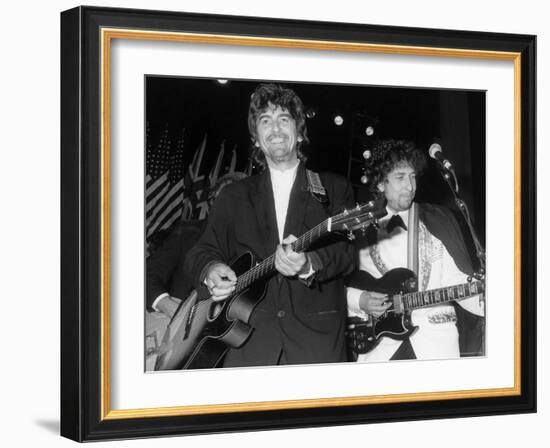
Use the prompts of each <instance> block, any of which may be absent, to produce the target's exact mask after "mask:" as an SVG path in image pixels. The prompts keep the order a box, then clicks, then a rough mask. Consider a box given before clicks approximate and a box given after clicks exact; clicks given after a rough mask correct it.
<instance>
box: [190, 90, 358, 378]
mask: <svg viewBox="0 0 550 448" xmlns="http://www.w3.org/2000/svg"><path fill="white" fill-rule="evenodd" d="M248 128H249V131H250V137H251V141H252V157H253V158H254V160H255V161H256V163H257V165H259V166H260V167H261V168H263V171H262V172H261V173H260V174H258V175H255V176H251V177H249V178H247V179H244V180H242V181H240V182H236V183H234V184H232V185H230V186H228V187H226V188H225V189H224V190H223V191H222V192H221V194H220V196H219V198H218V200H217V201H216V203H215V204H214V207H213V209H212V211H211V214H210V216H209V219H208V224H207V227H206V230H205V232H204V234H203V235H202V237H201V239H200V240H199V242H198V243H197V245H196V246H195V247H194V248H193V249H192V250H191V251H190V252H189V254H188V256H187V259H186V269H187V271H188V272H189V273H190V275H191V278H192V279H193V280H194V282H195V284H196V285H201V284H202V285H204V286H205V287H206V288H207V290H208V295H209V296H210V297H211V298H212V299H214V300H215V301H222V300H224V299H226V298H228V297H229V296H230V295H231V294H232V293H233V291H235V286H236V280H237V278H236V275H235V272H234V271H233V270H232V269H231V267H230V266H229V263H230V262H231V261H232V260H233V259H235V258H236V257H238V256H240V255H241V254H243V253H245V252H253V253H254V254H255V255H256V256H257V257H259V258H260V259H265V258H267V257H268V256H270V255H271V254H273V253H274V254H275V257H274V259H275V262H274V264H275V269H276V271H277V272H276V275H273V276H272V277H271V278H269V280H268V281H267V287H266V292H265V296H264V298H263V299H262V300H261V301H260V302H259V304H258V305H257V306H256V307H255V309H254V312H253V313H252V315H251V318H250V322H249V324H250V326H251V327H252V328H253V329H254V330H253V332H252V334H251V336H250V337H249V338H248V340H247V341H246V342H245V343H244V345H243V346H242V347H240V348H238V349H231V350H229V351H228V352H227V355H226V356H225V359H224V360H223V367H236V366H258V365H275V364H297V363H320V362H337V361H345V360H346V345H345V335H344V330H345V324H346V314H347V313H346V299H345V293H346V291H345V285H344V280H343V278H344V275H346V274H348V273H349V272H350V271H352V270H353V266H354V263H353V248H352V247H351V246H350V245H349V244H348V243H347V241H345V240H342V239H338V238H336V237H332V238H330V237H329V238H327V239H325V240H322V241H321V242H320V243H319V244H317V245H316V246H315V247H314V248H311V250H308V251H306V252H299V253H297V252H294V251H293V250H292V247H291V246H290V244H291V243H292V242H293V241H295V240H296V237H297V236H300V235H302V234H303V233H305V232H306V231H308V230H309V229H312V228H313V227H315V226H316V225H317V224H319V223H321V222H322V221H324V220H325V219H327V218H328V217H330V216H332V215H335V214H337V213H339V212H341V211H342V209H343V208H345V207H353V205H354V199H353V191H352V188H351V185H350V184H349V182H348V181H347V180H346V179H344V178H343V177H341V176H337V175H335V174H332V173H319V174H318V175H317V174H313V172H311V171H309V170H307V169H306V167H305V166H304V163H305V155H304V152H303V148H304V145H305V144H307V143H308V136H307V129H306V119H305V113H304V105H303V103H302V101H301V99H300V98H299V97H298V96H297V95H296V93H295V92H294V91H293V90H292V89H289V88H287V87H284V86H281V85H275V84H261V85H260V86H258V87H257V88H256V90H255V91H254V92H253V93H252V96H251V99H250V106H249V113H248ZM316 176H318V177H316ZM315 179H317V180H318V182H317V181H315ZM314 184H316V185H314Z"/></svg>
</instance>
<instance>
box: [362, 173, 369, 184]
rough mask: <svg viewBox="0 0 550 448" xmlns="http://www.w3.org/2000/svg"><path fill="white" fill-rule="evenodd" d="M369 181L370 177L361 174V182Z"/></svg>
mask: <svg viewBox="0 0 550 448" xmlns="http://www.w3.org/2000/svg"><path fill="white" fill-rule="evenodd" d="M368 181H369V178H368V177H367V176H365V175H364V174H363V175H362V176H361V183H362V184H366V183H367V182H368Z"/></svg>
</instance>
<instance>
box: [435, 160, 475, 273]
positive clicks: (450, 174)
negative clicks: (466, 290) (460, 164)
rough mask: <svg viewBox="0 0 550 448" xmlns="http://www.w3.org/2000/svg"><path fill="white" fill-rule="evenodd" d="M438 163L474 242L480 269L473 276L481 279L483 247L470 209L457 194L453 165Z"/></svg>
mask: <svg viewBox="0 0 550 448" xmlns="http://www.w3.org/2000/svg"><path fill="white" fill-rule="evenodd" d="M438 165H439V167H440V170H439V171H440V173H441V176H442V177H443V180H445V183H446V184H447V185H448V186H449V189H450V190H451V193H452V195H453V199H454V202H455V204H456V206H457V207H458V210H460V213H461V214H462V217H463V218H464V221H465V222H466V225H467V226H468V229H469V230H470V235H471V236H472V241H473V242H474V246H475V250H476V256H477V259H478V261H479V267H480V269H479V271H478V272H476V273H474V275H473V276H474V277H475V278H477V279H478V280H482V279H483V278H484V277H485V249H484V248H483V246H482V245H481V242H480V241H479V238H478V237H477V234H476V231H475V229H474V226H473V224H472V219H471V218H470V211H469V210H468V206H467V205H466V202H464V201H463V200H462V198H461V197H460V196H459V194H458V179H457V178H456V174H455V171H454V169H453V167H452V166H451V167H449V168H445V167H444V166H443V164H441V163H438ZM453 184H454V185H453Z"/></svg>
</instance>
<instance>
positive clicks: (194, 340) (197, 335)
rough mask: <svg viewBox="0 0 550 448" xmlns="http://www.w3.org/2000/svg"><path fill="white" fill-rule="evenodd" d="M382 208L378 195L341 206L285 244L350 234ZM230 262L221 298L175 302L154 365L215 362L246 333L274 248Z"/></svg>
mask: <svg viewBox="0 0 550 448" xmlns="http://www.w3.org/2000/svg"><path fill="white" fill-rule="evenodd" d="M386 213H387V212H386V209H385V207H384V203H383V201H376V202H374V201H371V202H368V203H366V204H363V205H357V207H355V208H353V209H351V210H344V211H343V212H342V213H340V214H338V215H335V216H332V217H330V218H328V219H326V220H325V221H323V222H322V223H320V224H318V225H317V226H315V227H314V228H312V229H310V230H309V231H307V232H306V233H304V234H303V235H302V236H301V237H300V238H298V239H297V240H296V241H294V242H293V243H292V244H291V246H292V250H294V251H295V252H303V251H305V250H306V249H308V248H309V247H310V246H311V245H312V244H313V243H314V242H316V241H317V240H319V239H320V238H322V237H323V236H325V235H327V234H329V233H333V232H340V233H342V232H343V233H346V234H347V235H348V237H350V238H351V239H353V238H352V237H353V232H354V231H355V230H359V229H362V230H365V229H366V228H367V227H368V226H369V225H371V224H373V223H375V222H376V221H377V219H378V218H381V217H382V216H385V215H386ZM231 268H232V269H233V271H235V274H236V275H237V283H236V287H235V291H234V292H233V293H232V294H231V296H229V297H228V298H227V299H225V300H223V301H220V302H214V301H213V300H212V299H211V298H206V299H203V298H201V297H200V296H199V294H198V293H197V291H193V292H192V293H191V295H190V296H189V297H188V298H187V299H186V300H185V301H184V302H182V303H181V304H180V306H179V308H178V309H177V310H176V312H175V314H174V316H173V317H172V320H171V321H170V324H169V325H168V328H167V330H166V333H165V335H164V338H163V341H162V343H161V346H160V348H159V357H158V358H157V362H156V365H155V370H173V369H206V368H212V367H216V366H217V365H218V364H219V363H220V361H221V360H222V358H223V356H224V355H225V353H226V352H227V350H228V349H229V348H239V347H242V346H243V344H244V343H245V342H246V341H247V339H248V338H249V337H250V334H251V332H252V330H253V328H252V327H251V326H250V325H249V324H248V322H249V319H250V316H251V314H252V312H253V311H254V308H255V307H256V305H257V304H258V303H259V302H260V301H261V300H262V298H263V296H264V294H265V291H266V286H267V281H268V280H269V277H270V276H271V275H273V274H274V273H276V270H275V254H272V255H271V256H269V257H268V258H266V259H265V260H263V261H261V262H257V261H256V259H255V257H254V255H253V254H251V253H245V254H243V255H241V256H240V257H238V258H237V259H236V260H235V261H234V262H233V263H231Z"/></svg>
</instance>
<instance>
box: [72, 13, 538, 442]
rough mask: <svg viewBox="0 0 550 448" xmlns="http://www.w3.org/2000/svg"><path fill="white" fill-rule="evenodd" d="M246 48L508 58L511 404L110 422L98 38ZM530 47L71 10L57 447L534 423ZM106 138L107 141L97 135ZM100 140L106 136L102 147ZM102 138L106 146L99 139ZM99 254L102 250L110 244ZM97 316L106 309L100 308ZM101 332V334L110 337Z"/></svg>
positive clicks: (498, 39) (487, 38)
mask: <svg viewBox="0 0 550 448" xmlns="http://www.w3.org/2000/svg"><path fill="white" fill-rule="evenodd" d="M106 28H109V29H124V30H128V29H130V30H146V31H151V30H153V31H161V32H173V33H178V32H185V33H198V34H201V35H202V34H208V35H224V36H227V35H231V36H253V37H257V38H267V39H274V40H277V39H286V40H290V41H292V40H300V41H317V42H319V41H326V42H333V43H334V42H336V43H338V42H347V43H354V44H374V45H394V46H402V47H404V48H413V47H414V48H417V49H418V48H421V49H426V51H429V50H431V49H434V48H437V49H443V50H445V49H449V50H456V49H460V50H464V51H465V52H468V51H474V52H475V51H486V52H493V53H494V54H499V53H502V54H506V55H507V58H508V59H513V60H514V61H515V63H516V64H518V66H517V70H518V74H519V75H520V77H519V81H518V82H519V83H520V84H519V85H518V92H517V94H518V95H519V100H520V109H519V111H518V112H519V116H518V120H519V121H518V122H517V126H518V135H519V136H520V137H519V138H520V140H518V142H517V145H518V147H519V160H520V166H519V167H518V168H519V169H518V170H517V171H516V172H517V173H518V174H519V179H515V181H514V182H515V186H516V189H519V192H518V195H519V196H518V199H519V201H520V204H521V218H520V220H519V221H518V222H519V224H520V229H521V233H520V238H518V240H519V241H518V242H517V243H516V244H518V245H519V248H518V249H519V254H520V256H521V258H520V263H519V266H520V268H519V269H520V271H521V272H519V273H518V277H519V278H520V290H519V296H520V297H519V298H518V300H519V305H518V308H517V311H518V312H519V324H520V325H519V330H518V335H519V345H518V349H519V353H518V356H519V358H518V361H517V363H518V364H517V368H518V375H519V376H518V384H517V391H516V393H515V394H513V395H503V396H488V397H475V398H460V399H440V398H438V399H434V400H427V401H424V400H423V401H411V402H400V403H396V402H391V403H375V404H368V405H349V404H344V405H334V406H319V407H316V406H313V407H304V408H294V409H268V410H261V411H259V410H256V411H244V412H240V411H236V412H213V413H202V414H196V415H194V414H189V415H166V414H162V413H157V412H156V411H155V410H154V409H151V410H148V412H142V413H141V414H140V413H133V414H132V413H128V414H124V413H122V414H112V413H111V412H110V409H109V403H108V398H109V395H108V387H107V392H106V388H105V386H106V384H105V381H107V382H108V378H107V379H106V378H105V376H104V375H103V372H104V369H105V365H106V363H107V364H108V360H107V359H103V358H102V357H103V355H104V351H103V349H104V347H103V346H102V343H101V341H102V334H103V333H102V331H105V321H104V320H103V319H104V316H105V315H106V314H108V313H107V312H106V310H105V307H107V311H108V305H109V304H108V302H105V301H104V300H105V294H104V292H105V288H106V286H105V284H104V281H105V279H104V277H103V275H102V272H103V271H102V269H103V267H102V260H104V258H103V257H104V253H103V252H102V244H101V243H102V235H103V236H104V232H105V228H104V222H105V219H104V218H105V215H107V216H108V213H109V209H108V208H106V207H105V201H104V199H105V198H104V196H103V194H104V189H102V182H103V179H102V169H103V168H104V165H103V164H104V163H105V160H104V156H105V153H102V135H103V134H102V128H101V126H102V123H103V119H105V113H108V111H107V112H106V111H105V110H102V98H103V95H104V93H105V92H103V91H102V82H101V80H102V70H104V69H105V68H104V67H102V57H103V54H102V40H101V39H102V29H106ZM535 55H536V37H535V36H531V35H517V34H502V33H487V32H471V31H451V30H436V29H420V28H403V27H392V26H378V25H376V26H374V25H359V24H350V23H323V22H311V21H294V20H292V21H291V20H279V19H267V18H250V17H237V16H222V15H204V14H190V13H180V12H168V11H143V10H130V9H110V8H97V7H78V8H74V9H71V10H68V11H65V12H63V13H62V14H61V304H62V306H61V321H62V326H61V341H62V343H61V435H63V436H65V437H68V438H70V439H73V440H77V441H92V440H103V439H121V438H141V437H153V436H161V435H184V434H198V433H214V432H232V431H246V430H259V429H264V430H268V429H277V428H298V427H312V426H329V425H342V424H358V423H372V422H388V421H397V420H418V419H435V418H451V417H466V416H481V415H498V414H510V413H528V412H535V411H536V385H537V378H536V241H537V237H536V208H535V207H536V205H535V204H536V153H535V141H536V61H535ZM103 131H105V130H104V129H103ZM103 136H104V135H103ZM107 138H108V135H107ZM106 244H107V245H108V244H109V240H107V242H106ZM102 307H103V308H102ZM107 330H108V329H107Z"/></svg>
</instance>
